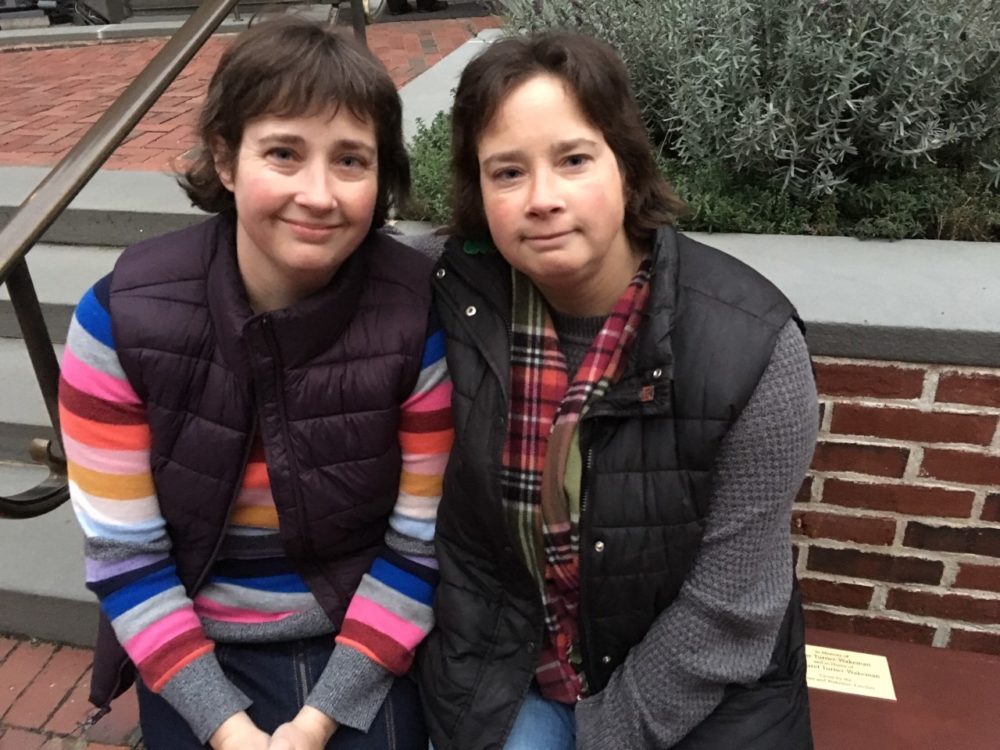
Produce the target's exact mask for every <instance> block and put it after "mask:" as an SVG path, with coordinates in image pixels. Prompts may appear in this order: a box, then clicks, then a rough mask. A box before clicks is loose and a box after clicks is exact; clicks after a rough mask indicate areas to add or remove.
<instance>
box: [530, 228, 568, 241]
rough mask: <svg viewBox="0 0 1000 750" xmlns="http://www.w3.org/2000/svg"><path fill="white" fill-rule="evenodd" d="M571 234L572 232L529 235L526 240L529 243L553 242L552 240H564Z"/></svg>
mask: <svg viewBox="0 0 1000 750" xmlns="http://www.w3.org/2000/svg"><path fill="white" fill-rule="evenodd" d="M569 234H571V232H570V230H566V231H565V232H549V233H547V234H532V235H528V236H527V237H526V238H525V239H527V240H528V241H529V242H551V241H552V240H558V239H562V238H563V237H566V236H568V235H569Z"/></svg>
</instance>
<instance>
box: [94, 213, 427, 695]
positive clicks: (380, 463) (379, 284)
mask: <svg viewBox="0 0 1000 750" xmlns="http://www.w3.org/2000/svg"><path fill="white" fill-rule="evenodd" d="M430 269H431V261H429V260H428V259H426V258H425V257H423V256H422V255H420V254H419V253H417V252H416V251H414V250H412V249H410V248H408V247H405V246H404V245H401V244H399V243H397V242H395V241H394V240H392V239H390V238H388V237H386V236H384V235H382V234H379V233H375V232H373V233H371V234H370V235H369V237H368V238H367V239H366V240H365V241H364V242H363V243H362V245H361V247H359V248H358V249H357V250H356V251H355V252H354V254H353V255H352V256H351V257H350V258H349V259H348V260H347V261H346V262H345V263H344V264H343V265H342V266H341V268H340V270H339V271H338V273H337V275H336V276H335V277H334V279H333V281H332V282H331V283H330V284H329V285H328V286H327V287H325V288H324V289H323V290H321V291H319V292H317V293H316V294H314V295H312V296H310V297H308V298H307V299H305V300H303V301H302V302H300V303H298V304H297V305H295V306H293V307H291V308H288V309H285V310H279V311H275V312H271V313H265V314H254V313H253V312H252V311H251V309H250V306H249V303H248V301H247V298H246V293H245V290H244V287H243V283H242V280H241V278H240V275H239V269H238V267H237V265H236V254H235V229H234V222H233V220H232V218H230V217H226V216H217V217H214V218H212V219H209V220H208V221H206V222H203V223H201V224H198V225H196V226H194V227H190V228H188V229H184V230H181V231H179V232H174V233H172V234H168V235H165V236H162V237H158V238H156V239H152V240H147V241H145V242H142V243H140V244H138V245H135V246H133V247H130V248H128V249H127V250H126V251H125V252H124V253H123V254H122V256H121V258H120V259H119V261H118V263H117V265H116V266H115V270H114V274H113V279H112V284H111V319H112V330H113V333H114V338H115V345H116V348H117V350H118V355H119V358H120V360H121V363H122V367H123V368H124V370H125V373H126V375H127V376H128V379H129V381H130V382H131V384H132V386H133V388H135V390H136V392H137V393H138V394H139V396H140V397H141V398H142V400H143V402H144V403H145V405H146V409H147V416H148V419H149V424H150V427H151V430H152V448H151V451H150V463H151V466H152V471H153V478H154V481H155V485H156V491H157V495H158V498H159V501H160V509H161V512H162V514H163V516H164V518H165V519H166V522H167V527H168V530H169V533H170V536H171V539H172V542H173V553H174V557H175V559H176V562H177V571H178V573H179V575H180V578H181V580H182V581H183V583H184V586H185V588H186V589H187V591H188V594H189V595H193V593H194V592H195V591H196V590H197V589H198V588H199V586H200V585H201V583H202V582H203V580H204V578H205V576H206V574H207V572H208V570H209V568H210V566H211V564H212V562H213V559H214V557H215V554H216V552H217V550H218V547H219V544H220V542H221V540H222V537H223V533H224V530H225V526H226V521H227V518H228V516H229V512H230V508H231V505H232V502H233V501H234V499H235V497H236V494H237V493H238V491H239V488H240V483H241V480H242V476H243V471H244V468H245V466H246V462H247V458H248V455H249V450H250V446H251V443H252V442H253V437H254V434H255V432H256V431H257V430H258V429H259V430H260V431H261V435H262V438H263V443H264V449H265V453H266V456H267V466H268V474H269V477H270V481H271V489H272V492H273V494H274V500H275V504H276V506H277V509H278V516H279V519H280V527H281V538H282V541H283V543H284V547H285V551H286V553H287V554H288V556H289V558H290V560H291V561H292V562H293V564H294V565H295V566H296V568H297V569H298V571H299V572H300V573H301V574H302V576H303V578H304V579H305V581H306V583H307V585H308V586H309V588H310V590H311V591H312V592H313V594H314V595H315V596H316V599H317V600H318V601H319V603H320V605H321V606H322V607H323V609H324V610H325V611H326V613H327V615H328V616H329V617H330V620H331V621H332V622H333V624H334V625H335V626H336V627H339V625H340V622H341V621H342V619H343V616H344V611H345V610H346V608H347V604H348V602H349V600H350V597H351V596H352V594H353V593H354V590H355V589H356V588H357V586H358V584H359V582H360V581H361V577H362V575H364V573H365V572H366V571H367V570H368V568H369V566H370V565H371V562H372V560H373V559H374V557H375V555H376V554H377V553H378V551H379V548H380V546H381V544H382V540H383V536H384V534H385V530H386V527H387V525H388V519H389V514H390V512H391V511H392V508H393V505H394V503H395V500H396V495H397V491H398V488H399V473H400V448H399V443H398V439H397V431H398V426H399V411H400V405H401V404H402V403H403V401H404V400H405V399H406V398H407V397H408V396H409V394H410V392H411V391H412V390H413V388H414V386H415V384H416V381H417V377H418V375H419V372H420V363H421V357H422V353H423V345H424V338H425V335H426V330H427V320H428V315H429V310H430ZM132 677H133V675H132V667H131V663H130V662H128V659H127V657H126V656H125V652H124V650H123V649H122V648H121V646H120V645H119V644H118V642H117V640H116V639H115V636H114V633H113V631H112V630H111V627H110V624H109V623H108V622H107V621H105V620H104V619H103V618H102V623H101V628H100V632H99V635H98V647H97V653H96V655H95V662H94V674H93V680H92V684H91V701H92V702H94V703H95V704H96V705H99V706H105V705H107V703H108V702H109V701H110V700H111V699H112V698H113V697H115V695H117V694H119V693H120V692H122V691H123V690H124V689H125V688H126V687H128V684H129V683H130V682H131V680H132Z"/></svg>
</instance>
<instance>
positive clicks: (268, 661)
mask: <svg viewBox="0 0 1000 750" xmlns="http://www.w3.org/2000/svg"><path fill="white" fill-rule="evenodd" d="M332 650H333V637H332V636H322V637H319V638H308V639H304V640H299V641H289V642H285V643H253V644H238V643H219V644H216V648H215V654H216V658H218V660H219V664H220V665H221V667H222V671H223V672H225V674H226V676H227V677H228V678H229V679H230V680H231V681H232V683H233V684H234V685H236V687H238V688H239V689H240V690H242V691H243V692H244V693H246V696H247V697H248V698H249V699H250V700H252V701H253V705H252V706H250V708H248V709H247V713H248V714H249V715H250V718H251V719H253V722H254V724H256V725H257V726H258V727H260V729H262V730H263V731H265V732H267V733H269V734H270V733H271V732H273V731H274V730H275V729H277V728H278V726H279V725H281V724H284V723H285V722H286V721H290V720H291V719H293V718H294V717H295V714H297V713H298V712H299V709H300V708H302V705H303V704H304V702H305V698H306V696H307V695H308V694H309V691H310V690H312V688H313V685H315V683H316V680H317V679H319V676H320V674H322V672H323V669H324V668H325V667H326V663H327V661H328V660H329V658H330V653H331V652H332ZM137 691H138V696H139V723H140V725H141V726H142V738H143V741H144V743H145V747H146V748H147V750H204V748H206V747H208V745H203V744H202V743H200V742H198V740H197V738H196V737H195V736H194V733H193V732H192V731H191V729H190V728H189V727H188V724H187V722H186V721H184V719H183V718H181V716H180V714H178V713H177V712H176V711H174V709H173V708H171V706H170V704H169V703H167V702H166V701H165V700H164V699H163V698H161V697H160V696H159V695H156V694H155V693H153V692H151V691H150V690H149V689H148V688H146V686H145V685H143V684H142V682H141V681H138V685H137ZM426 748H427V730H426V728H425V727H424V719H423V714H422V713H421V709H420V698H419V696H418V694H417V688H416V685H415V684H414V683H413V681H412V680H410V679H409V678H406V677H402V678H398V679H397V680H396V681H395V682H394V683H393V686H392V689H391V690H390V691H389V696H388V697H387V698H386V699H385V703H383V704H382V708H381V709H379V712H378V715H377V716H376V717H375V721H374V722H372V725H371V728H370V729H369V730H368V732H367V733H365V732H359V731H358V730H356V729H351V728H350V727H340V728H339V729H337V731H336V732H335V733H334V735H333V738H332V739H331V740H330V742H329V743H328V744H327V746H326V750H426Z"/></svg>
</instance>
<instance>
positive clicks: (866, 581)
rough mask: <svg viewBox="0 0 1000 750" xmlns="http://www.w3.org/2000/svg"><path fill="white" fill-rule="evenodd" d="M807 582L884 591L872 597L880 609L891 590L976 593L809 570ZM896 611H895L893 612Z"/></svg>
mask: <svg viewBox="0 0 1000 750" xmlns="http://www.w3.org/2000/svg"><path fill="white" fill-rule="evenodd" d="M803 577H804V578H806V579H807V580H817V581H825V582H826V583H841V584H851V585H855V586H870V587H872V588H874V589H875V592H876V594H877V593H878V590H879V588H880V587H881V588H882V589H884V594H885V596H882V597H881V599H879V598H878V597H877V596H873V597H872V601H871V603H870V604H869V606H870V607H872V606H875V604H876V602H879V606H880V607H884V606H885V600H886V599H887V598H888V595H889V589H898V590H901V591H908V592H911V593H920V594H953V595H955V596H965V595H966V593H972V592H976V590H975V589H943V588H941V585H940V584H930V583H897V582H894V581H880V580H876V579H874V578H858V577H856V576H849V575H847V574H845V573H824V572H822V571H819V570H807V571H806V574H805V576H803ZM978 593H980V594H987V595H990V594H992V595H993V598H992V599H991V598H990V597H989V596H986V597H973V598H977V599H978V598H982V599H983V601H996V598H998V597H1000V592H992V591H980V592H978ZM893 611H895V610H893ZM988 626H989V627H1000V623H998V624H989V625H988Z"/></svg>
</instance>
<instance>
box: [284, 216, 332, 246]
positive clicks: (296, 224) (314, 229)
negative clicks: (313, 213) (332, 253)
mask: <svg viewBox="0 0 1000 750" xmlns="http://www.w3.org/2000/svg"><path fill="white" fill-rule="evenodd" d="M282 221H283V222H285V224H287V225H288V227H289V228H290V229H291V230H292V234H293V235H295V236H296V237H298V238H299V239H302V240H305V241H312V242H322V241H324V240H326V239H328V238H329V237H330V235H332V234H333V233H334V231H335V230H336V229H337V228H338V225H337V224H321V223H315V222H306V221H294V220H292V219H282Z"/></svg>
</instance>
